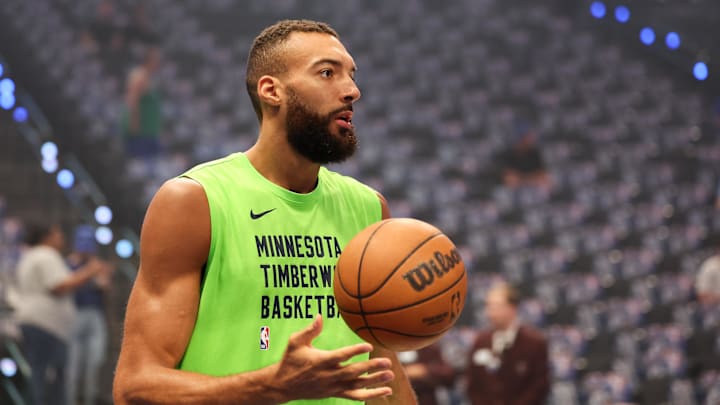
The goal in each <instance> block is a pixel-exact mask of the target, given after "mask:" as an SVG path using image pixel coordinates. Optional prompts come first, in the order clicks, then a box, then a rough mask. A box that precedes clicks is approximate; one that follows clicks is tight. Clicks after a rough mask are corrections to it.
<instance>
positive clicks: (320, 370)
mask: <svg viewBox="0 0 720 405" xmlns="http://www.w3.org/2000/svg"><path fill="white" fill-rule="evenodd" d="M321 331H322V317H321V316H320V315H318V316H317V317H316V318H315V320H314V321H313V323H312V324H311V325H310V326H308V327H307V328H305V329H303V330H301V331H299V332H296V333H293V334H292V335H291V336H290V340H289V341H288V346H287V349H286V350H285V354H284V355H283V358H282V360H281V361H280V362H279V363H278V364H277V365H276V366H277V369H276V372H275V379H274V381H275V382H274V384H276V386H277V387H278V389H279V390H280V391H281V392H282V393H283V394H284V395H285V396H287V397H288V398H290V399H320V398H329V397H339V398H346V399H352V400H356V401H366V400H369V399H373V398H379V397H384V396H389V395H392V389H391V388H390V387H387V386H384V385H383V384H386V383H388V382H389V381H391V380H392V379H393V378H394V377H395V376H394V374H393V372H392V371H390V368H391V367H392V362H391V361H390V359H388V358H383V357H379V358H373V359H370V360H366V361H362V362H357V363H350V364H347V365H344V364H342V363H344V362H346V361H347V360H349V359H351V358H352V357H354V356H357V355H359V354H363V353H369V352H371V351H372V350H373V347H372V345H370V344H369V343H360V344H356V345H353V346H347V347H342V348H340V349H336V350H330V351H327V350H320V349H316V348H314V347H313V346H312V341H313V340H314V339H315V338H316V337H317V336H318V335H320V332H321Z"/></svg>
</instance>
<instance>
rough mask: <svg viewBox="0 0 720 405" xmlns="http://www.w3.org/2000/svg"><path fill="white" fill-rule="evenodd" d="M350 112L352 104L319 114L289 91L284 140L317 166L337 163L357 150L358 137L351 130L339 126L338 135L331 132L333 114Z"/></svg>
mask: <svg viewBox="0 0 720 405" xmlns="http://www.w3.org/2000/svg"><path fill="white" fill-rule="evenodd" d="M347 110H350V111H352V105H351V104H348V105H346V106H344V107H343V108H340V109H337V110H335V111H332V112H331V113H329V114H326V115H321V114H318V113H316V112H314V111H312V110H311V109H310V108H309V107H308V106H307V105H306V104H305V103H303V102H302V101H300V99H299V98H298V96H297V93H295V92H294V91H293V90H292V89H288V111H287V118H286V119H285V129H286V131H287V139H288V142H289V143H290V145H291V146H292V148H293V149H294V150H295V151H296V152H297V153H299V154H300V155H302V156H303V157H305V158H307V159H308V160H310V161H311V162H314V163H319V164H327V163H340V162H343V161H345V160H346V159H347V158H349V157H350V156H352V155H353V154H354V153H355V150H356V149H357V138H356V137H355V130H354V129H352V128H343V127H340V128H339V130H340V133H339V134H333V133H332V132H330V124H331V123H333V120H334V117H335V115H336V114H338V113H340V112H342V111H347Z"/></svg>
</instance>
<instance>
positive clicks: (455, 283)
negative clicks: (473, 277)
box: [340, 271, 466, 324]
mask: <svg viewBox="0 0 720 405" xmlns="http://www.w3.org/2000/svg"><path fill="white" fill-rule="evenodd" d="M465 273H466V272H465V271H463V272H462V275H461V276H460V277H458V278H457V280H455V281H453V283H452V284H450V285H449V286H447V287H446V288H445V289H444V290H442V291H440V292H438V293H437V294H434V295H432V296H430V297H427V298H425V299H423V300H421V301H415V302H413V303H412V304H407V305H403V306H401V307H394V308H388V309H383V310H382V311H373V312H363V313H360V312H354V311H348V310H345V309H342V308H340V310H342V311H343V312H345V313H347V314H350V315H363V319H365V315H378V314H386V313H388V312H393V311H399V310H401V309H407V308H410V307H414V306H415V305H418V304H422V303H423V302H427V301H430V300H431V299H434V298H437V297H438V296H440V295H443V294H445V293H446V292H447V291H448V290H450V289H452V288H453V287H455V286H456V285H457V284H458V283H459V282H461V281H462V280H463V279H464V278H465ZM360 310H361V311H362V307H361V308H360ZM366 324H367V323H366Z"/></svg>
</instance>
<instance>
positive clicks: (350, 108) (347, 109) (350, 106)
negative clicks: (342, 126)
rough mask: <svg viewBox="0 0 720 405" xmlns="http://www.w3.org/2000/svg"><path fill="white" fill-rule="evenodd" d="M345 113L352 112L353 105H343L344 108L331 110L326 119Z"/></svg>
mask: <svg viewBox="0 0 720 405" xmlns="http://www.w3.org/2000/svg"><path fill="white" fill-rule="evenodd" d="M345 111H353V105H352V104H345V106H343V107H341V108H338V109H337V110H333V111H331V112H330V114H328V115H327V116H328V118H332V117H333V116H334V115H335V114H340V113H341V112H345Z"/></svg>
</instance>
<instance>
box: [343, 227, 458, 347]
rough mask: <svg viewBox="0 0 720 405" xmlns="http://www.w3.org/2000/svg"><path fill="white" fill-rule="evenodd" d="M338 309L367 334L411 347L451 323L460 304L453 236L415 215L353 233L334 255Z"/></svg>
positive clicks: (369, 337) (384, 343) (368, 338)
mask: <svg viewBox="0 0 720 405" xmlns="http://www.w3.org/2000/svg"><path fill="white" fill-rule="evenodd" d="M333 288H334V292H335V299H336V301H337V304H338V306H339V308H340V314H341V316H342V317H343V319H344V320H345V322H346V323H347V325H348V326H349V327H350V328H351V329H352V330H353V331H354V332H355V333H357V334H358V335H359V336H360V337H361V338H363V339H364V340H365V341H367V342H369V343H372V344H374V345H380V346H383V347H385V348H387V349H390V350H393V351H407V350H417V349H420V348H423V347H425V346H428V345H430V344H432V343H433V342H435V341H436V340H438V339H440V337H441V336H442V335H443V334H444V333H445V332H447V331H448V330H450V328H452V326H453V325H454V324H455V322H456V321H457V320H458V317H459V316H460V312H461V311H462V309H463V306H464V305H465V296H466V293H467V277H466V274H465V265H464V263H463V261H462V258H461V257H460V253H459V252H458V250H457V248H456V247H455V245H454V244H453V242H452V241H451V240H450V239H449V238H448V237H447V236H445V234H443V233H442V231H440V230H439V229H438V228H436V227H434V226H432V225H430V224H428V223H426V222H423V221H419V220H416V219H410V218H392V219H386V220H383V221H381V222H378V223H375V224H373V225H370V226H369V227H367V228H365V229H364V230H362V231H361V232H360V233H358V234H357V235H356V236H355V237H354V238H353V239H352V240H350V242H349V243H348V245H347V246H346V247H345V250H344V251H343V252H342V254H341V255H340V258H339V259H338V263H337V267H336V269H335V279H334V283H333Z"/></svg>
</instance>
